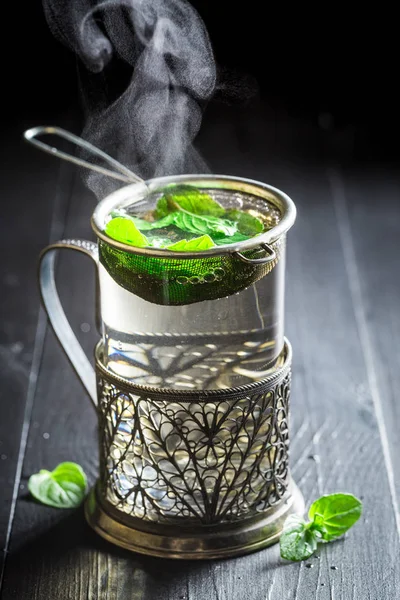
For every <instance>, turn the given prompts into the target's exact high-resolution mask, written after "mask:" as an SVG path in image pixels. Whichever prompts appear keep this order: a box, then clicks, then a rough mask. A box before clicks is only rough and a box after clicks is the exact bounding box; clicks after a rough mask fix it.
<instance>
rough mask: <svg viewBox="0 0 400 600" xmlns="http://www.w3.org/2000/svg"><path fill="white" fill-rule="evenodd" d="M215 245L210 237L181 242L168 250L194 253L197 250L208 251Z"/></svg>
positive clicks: (204, 236)
mask: <svg viewBox="0 0 400 600" xmlns="http://www.w3.org/2000/svg"><path fill="white" fill-rule="evenodd" d="M214 247H215V244H214V242H213V241H212V239H211V238H210V236H209V235H202V236H201V237H197V238H193V239H192V240H189V241H187V240H180V241H179V242H176V243H175V244H172V245H171V246H167V250H175V251H176V252H193V251H196V250H208V249H209V248H214Z"/></svg>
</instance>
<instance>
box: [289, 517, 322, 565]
mask: <svg viewBox="0 0 400 600" xmlns="http://www.w3.org/2000/svg"><path fill="white" fill-rule="evenodd" d="M318 541H319V536H318V535H317V534H316V533H315V532H314V531H312V530H311V529H310V528H309V525H308V524H307V523H306V522H305V521H304V519H302V518H301V517H299V516H298V515H291V516H290V517H288V518H287V519H286V522H285V525H284V528H283V531H282V534H281V538H280V551H281V557H282V558H285V559H286V560H294V561H297V560H304V559H306V558H309V557H310V556H311V555H312V554H313V553H314V552H315V550H316V549H317V544H318Z"/></svg>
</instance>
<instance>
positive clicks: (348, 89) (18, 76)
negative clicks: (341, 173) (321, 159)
mask: <svg viewBox="0 0 400 600" xmlns="http://www.w3.org/2000/svg"><path fill="white" fill-rule="evenodd" d="M192 4H193V5H194V6H195V7H196V8H197V9H198V11H199V12H200V14H201V16H202V17H203V20H204V22H205V24H206V26H207V29H208V31H209V34H210V37H211V41H212V44H213V47H214V50H215V55H216V59H217V63H218V65H219V67H220V68H222V69H223V71H225V72H226V69H228V70H231V74H230V78H231V79H232V73H233V77H235V73H236V75H237V76H238V79H239V81H240V80H241V81H242V83H243V81H244V82H246V78H247V81H248V80H249V77H250V79H251V78H254V79H255V81H256V82H257V91H256V94H255V95H254V94H253V96H252V99H249V98H247V100H246V93H244V99H243V100H244V102H242V108H241V110H244V108H243V107H246V106H247V107H248V106H249V103H250V105H251V103H252V102H255V101H261V102H262V103H263V104H264V105H265V106H267V107H268V108H269V109H271V110H272V111H275V112H276V113H278V114H279V116H280V117H281V116H282V115H283V116H284V115H288V116H289V118H291V117H295V118H298V119H303V120H304V121H307V122H308V123H310V124H315V125H316V126H319V127H322V128H324V129H331V130H332V129H333V130H334V131H335V132H336V133H337V134H338V135H339V136H340V135H344V136H345V137H346V136H347V137H348V136H349V135H351V136H352V138H353V139H352V144H351V150H350V152H349V148H347V149H344V150H346V151H345V154H346V157H347V159H348V160H371V159H372V160H391V161H392V160H396V159H397V158H398V155H399V152H398V134H399V132H400V126H399V117H398V105H399V98H400V96H399V92H398V81H397V80H398V54H399V53H398V47H397V42H396V39H397V35H396V31H395V23H396V19H395V15H394V14H391V13H390V11H383V10H382V11H381V10H375V11H373V12H370V13H368V11H367V10H366V9H365V8H363V9H362V11H358V12H356V13H354V14H351V13H350V10H349V8H347V9H345V8H341V7H340V6H338V5H337V4H332V5H329V4H325V3H324V5H323V7H320V6H319V7H318V8H315V9H308V12H307V11H306V10H305V9H304V7H303V6H302V7H301V9H298V8H297V9H294V8H293V7H290V8H289V7H286V5H285V6H283V7H282V8H281V9H276V7H274V9H272V8H271V6H272V5H271V6H270V5H268V4H265V3H259V2H256V1H255V0H249V1H246V2H243V3H241V4H240V5H235V4H234V3H232V2H227V1H225V0H224V1H219V2H217V3H216V2H207V1H206V0H194V1H193V2H192ZM6 11H9V13H10V14H9V16H8V18H7V15H6V17H5V18H4V19H3V39H2V43H3V45H4V48H3V67H4V68H5V74H4V76H3V81H4V88H3V90H4V91H3V107H4V108H3V110H2V121H3V132H4V131H10V133H11V132H13V135H17V134H18V131H19V129H22V127H25V126H26V125H34V124H37V123H39V122H46V123H48V122H50V121H51V119H57V116H58V115H59V114H61V113H63V112H65V111H67V110H70V109H71V108H77V107H79V91H78V76H77V71H78V60H77V59H76V58H75V56H74V55H73V54H72V53H71V52H70V51H69V50H68V49H66V48H64V47H63V46H62V45H61V44H60V43H59V42H58V41H57V40H55V39H54V38H53V37H52V35H51V33H50V31H49V29H48V27H47V24H46V22H45V18H44V15H43V12H42V6H41V3H40V2H39V1H38V0H34V1H32V2H24V3H23V4H22V5H21V4H20V3H15V5H14V6H9V7H7V9H6ZM232 70H233V71H232ZM121 74H122V71H121V70H120V71H119V72H118V77H119V78H120V77H121ZM240 74H242V75H244V79H243V78H241V76H240ZM250 96H251V94H250ZM221 101H223V102H225V103H226V102H230V103H231V104H234V105H235V106H237V105H238V100H237V98H235V97H230V98H229V95H228V96H226V95H225V98H221V94H217V96H216V98H215V100H214V103H217V102H218V103H219V102H221ZM4 105H5V106H4ZM21 126H22V127H21ZM341 150H343V149H341V148H340V143H339V148H338V145H337V144H336V145H334V148H333V151H334V152H337V151H339V152H341Z"/></svg>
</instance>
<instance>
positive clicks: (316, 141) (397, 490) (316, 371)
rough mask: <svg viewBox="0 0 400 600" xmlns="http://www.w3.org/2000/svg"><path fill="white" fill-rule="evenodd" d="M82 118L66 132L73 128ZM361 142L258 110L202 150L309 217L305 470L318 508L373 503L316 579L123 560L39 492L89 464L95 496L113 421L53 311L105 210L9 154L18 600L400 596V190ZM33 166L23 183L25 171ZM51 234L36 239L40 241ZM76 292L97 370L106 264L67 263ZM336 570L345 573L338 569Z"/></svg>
mask: <svg viewBox="0 0 400 600" xmlns="http://www.w3.org/2000/svg"><path fill="white" fill-rule="evenodd" d="M69 119H70V117H69V116H65V117H62V118H61V117H60V124H61V125H64V126H68V125H71V126H73V122H70V121H69ZM355 141H357V140H355V139H354V132H352V130H343V131H336V130H329V129H324V128H322V129H321V128H318V127H317V126H314V125H313V124H311V123H308V124H307V123H301V122H297V121H296V120H295V119H290V118H287V117H284V118H283V117H281V116H280V115H279V114H274V113H272V112H271V111H270V110H268V109H266V108H265V107H264V106H263V105H262V104H260V105H259V106H257V107H256V108H255V109H254V110H242V109H238V108H235V107H222V108H221V107H219V108H218V107H217V108H211V109H210V111H209V112H208V113H207V115H206V118H205V122H204V126H203V129H202V132H201V135H200V138H199V145H200V148H201V149H202V151H203V154H204V155H205V157H206V159H207V161H208V162H209V164H210V168H211V169H212V171H214V172H217V173H218V172H223V173H227V174H235V175H241V176H247V177H250V178H254V179H258V180H261V181H266V182H268V183H270V184H272V185H275V186H277V187H279V188H281V189H283V190H284V191H286V192H287V193H288V194H289V195H290V196H291V197H292V198H293V199H294V201H295V202H296V205H297V208H298V219H297V222H296V224H295V226H294V227H293V229H292V230H291V231H290V233H289V236H288V261H287V275H286V325H285V333H286V335H287V336H288V337H289V339H290V341H291V343H292V345H293V350H294V364H293V387H292V396H291V469H292V473H293V476H294V478H295V480H296V482H297V484H298V485H299V487H300V488H301V490H302V492H303V495H304V497H305V501H306V503H307V505H309V504H310V503H311V502H312V501H313V500H314V499H315V498H317V497H318V496H320V495H322V494H324V493H330V492H335V491H344V492H352V493H354V494H355V495H357V496H358V497H360V498H361V499H362V500H363V503H364V513H363V516H362V518H361V520H360V522H359V523H358V524H357V525H356V526H355V527H354V529H352V530H351V531H350V532H349V533H348V534H347V535H346V536H345V538H344V539H341V540H339V541H337V542H335V543H331V544H328V545H326V546H324V547H322V548H321V549H320V550H319V551H318V553H317V556H315V557H313V558H312V559H311V560H310V561H309V562H310V564H311V565H312V567H313V568H306V565H305V563H296V564H295V563H293V564H291V563H286V562H284V561H282V560H281V559H280V557H279V547H278V546H277V545H275V546H273V547H271V548H268V549H265V550H262V551H259V552H256V553H254V554H251V555H249V556H245V557H240V558H235V559H230V560H215V561H200V562H186V561H185V562H180V561H170V560H161V559H155V558H147V557H142V556H140V555H136V554H133V553H129V552H127V551H124V550H121V549H119V548H117V547H114V546H112V545H111V544H108V543H106V542H105V541H103V540H102V539H100V538H99V537H98V536H97V535H96V534H95V533H93V532H92V531H91V530H90V529H89V527H88V526H87V525H86V523H85V520H84V516H83V509H82V508H79V509H77V510H71V511H62V510H57V509H52V508H49V507H45V506H43V505H39V504H37V503H36V502H35V501H33V500H32V498H31V497H30V496H29V493H28V490H27V481H28V478H29V476H30V475H31V474H32V473H35V472H37V471H38V470H39V469H41V468H48V469H52V468H54V467H55V466H56V465H57V464H58V463H59V462H62V461H65V460H73V461H76V462H78V463H80V464H81V465H82V466H83V467H84V469H85V471H86V472H87V474H88V478H89V481H90V483H91V484H93V483H94V481H95V478H96V472H97V466H98V458H97V445H96V415H95V412H94V410H93V409H92V406H91V404H90V402H89V400H88V398H87V397H86V395H85V393H84V391H83V389H82V387H81V385H80V383H79V382H78V381H77V378H76V376H75V375H74V373H73V372H72V369H71V367H70V365H69V363H68V361H67V359H66V358H65V356H64V354H63V352H62V350H61V349H60V347H59V345H58V342H57V341H56V339H55V336H54V334H53V332H52V330H51V329H50V327H49V326H48V323H47V319H46V316H45V314H44V313H43V311H42V310H40V309H39V306H40V300H39V294H38V290H37V282H36V265H37V257H38V254H39V252H40V249H41V248H42V247H44V246H45V245H46V244H47V243H49V242H50V241H55V240H56V239H59V238H62V237H82V238H87V239H93V235H92V233H91V231H90V226H89V216H90V214H91V212H92V210H93V207H94V199H93V197H92V196H91V194H90V193H89V192H87V191H85V189H84V187H83V186H82V184H81V182H80V178H79V175H78V174H77V170H76V169H75V168H74V167H72V168H70V167H69V166H68V165H66V164H57V162H56V161H55V160H53V159H52V158H50V157H48V156H47V155H44V154H41V153H39V152H37V151H35V150H33V149H32V148H29V147H28V146H25V145H23V143H22V142H21V141H20V139H19V136H15V137H14V138H13V139H10V140H9V143H8V144H7V147H8V154H7V156H6V157H5V158H4V161H3V166H4V174H5V175H4V178H3V182H2V183H1V191H2V198H3V199H4V198H5V199H6V200H3V204H2V207H3V215H2V219H1V225H0V227H1V236H0V247H1V254H2V256H3V257H4V256H6V260H4V259H3V260H2V261H1V263H0V271H1V282H2V289H3V291H2V293H1V296H0V306H1V314H2V323H1V339H0V353H1V354H0V356H1V405H0V410H1V420H0V490H1V497H0V498H1V503H0V542H1V545H0V547H1V548H4V551H3V553H2V555H1V557H0V585H1V594H2V595H1V598H2V599H3V600H9V599H11V598H17V599H18V600H25V599H30V598H32V599H33V598H35V599H36V600H42V599H46V600H47V599H50V598H51V599H53V598H57V599H58V600H63V599H81V598H82V599H84V598H85V599H107V600H111V599H118V600H125V599H128V598H129V599H130V598H134V599H146V600H156V599H157V600H160V599H162V600H169V599H171V600H178V599H181V600H214V599H215V600H217V599H218V600H231V599H235V600H245V599H250V600H284V599H288V600H289V599H300V600H308V599H314V598H315V599H319V600H325V599H326V600H328V599H331V600H338V599H345V600H352V599H354V600H367V599H368V600H386V599H387V600H389V599H390V600H394V598H395V597H397V596H396V590H399V589H400V567H399V560H398V557H399V552H400V513H399V498H400V461H399V456H400V436H399V433H398V432H399V425H400V403H399V402H398V390H399V388H400V369H399V362H400V344H399V340H400V316H399V315H400V313H399V292H400V280H399V272H400V271H399V267H400V211H399V200H400V175H399V173H398V172H396V170H395V169H394V168H391V167H390V166H385V167H382V166H381V167H377V166H376V165H374V164H373V163H372V162H364V163H362V164H359V165H355V164H354V163H351V162H350V161H349V160H348V157H349V156H351V153H352V151H353V149H354V143H355ZM17 162H18V163H19V165H20V166H19V170H18V177H16V165H17ZM32 225H34V226H32ZM65 254H66V256H61V257H60V260H59V262H58V267H57V269H58V281H59V286H60V292H61V294H62V296H63V302H64V306H65V309H66V311H67V313H68V315H69V317H70V319H71V322H72V325H73V327H74V329H75V331H76V332H78V334H79V336H80V338H81V340H82V344H83V346H84V348H85V350H86V351H87V352H88V354H89V355H91V354H92V350H93V346H94V343H95V341H96V333H95V327H94V319H93V308H92V307H93V305H94V285H93V273H92V266H91V264H89V263H90V261H87V260H83V259H82V258H81V256H79V255H77V256H75V255H74V254H71V253H65ZM335 567H336V568H335Z"/></svg>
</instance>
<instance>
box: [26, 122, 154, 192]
mask: <svg viewBox="0 0 400 600" xmlns="http://www.w3.org/2000/svg"><path fill="white" fill-rule="evenodd" d="M41 135H54V136H56V137H60V138H63V139H64V140H68V141H69V142H72V143H73V144H75V145H76V146H79V147H80V148H84V149H85V150H86V151H87V152H89V154H93V155H94V156H98V157H100V158H102V159H103V160H104V162H106V163H107V164H109V165H110V166H112V167H113V168H114V169H115V171H110V170H109V169H105V168H104V167H100V166H98V165H95V164H94V163H90V162H87V161H86V160H82V159H81V158H77V157H76V156H74V155H73V154H68V153H67V152H63V151H62V150H58V148H55V147H54V146H49V145H48V144H45V143H44V142H41V141H39V140H38V139H36V138H37V137H38V136H41ZM24 138H25V139H26V141H27V142H29V143H30V144H33V145H34V146H36V147H37V148H40V149H41V150H43V151H44V152H47V153H48V154H52V155H53V156H57V157H58V158H62V159H64V160H67V161H69V162H72V163H74V164H75V165H79V166H80V167H85V168H86V169H90V170H91V171H96V172H97V173H101V174H102V175H107V176H108V177H113V178H114V179H118V180H119V181H123V182H124V183H144V180H143V179H142V178H141V177H138V175H135V173H133V172H132V171H131V170H130V169H127V167H125V166H124V165H122V164H121V163H120V162H118V161H117V160H115V158H112V157H111V156H109V155H108V154H106V153H105V152H103V151H102V150H100V149H99V148H96V146H93V144H90V142H87V141H86V140H84V139H82V138H80V137H78V136H77V135H74V134H73V133H71V132H70V131H66V130H65V129H61V127H48V126H38V127H32V128H31V129H28V130H27V131H25V132H24Z"/></svg>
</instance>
